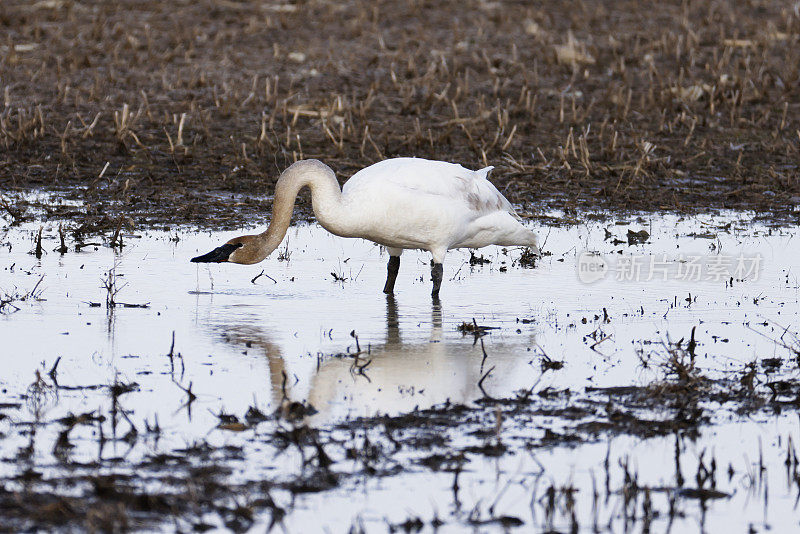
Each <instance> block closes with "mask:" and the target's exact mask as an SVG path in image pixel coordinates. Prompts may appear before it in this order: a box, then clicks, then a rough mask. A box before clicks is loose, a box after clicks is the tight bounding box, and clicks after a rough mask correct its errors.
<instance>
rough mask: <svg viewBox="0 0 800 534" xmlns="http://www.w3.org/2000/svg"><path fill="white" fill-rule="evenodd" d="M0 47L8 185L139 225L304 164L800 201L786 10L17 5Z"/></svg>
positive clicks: (263, 189) (681, 197) (244, 195)
mask: <svg viewBox="0 0 800 534" xmlns="http://www.w3.org/2000/svg"><path fill="white" fill-rule="evenodd" d="M0 35H3V38H2V41H3V42H2V44H0V99H2V101H3V104H4V105H3V107H0V147H2V148H1V149H0V188H2V189H4V190H5V191H6V192H9V191H15V190H28V189H31V188H41V187H44V188H54V189H67V190H69V191H70V192H71V193H72V194H73V195H75V196H76V198H78V199H79V200H81V201H83V203H84V205H85V206H86V207H87V209H88V210H89V212H90V213H94V214H95V215H97V216H98V217H102V216H109V217H111V216H113V217H119V216H120V215H121V214H124V215H126V216H127V217H129V218H130V222H131V223H132V224H136V225H142V224H146V223H148V222H153V223H164V222H170V221H172V222H190V223H203V222H204V221H206V220H207V219H208V216H209V214H210V213H213V214H214V219H215V223H216V224H219V223H220V222H222V223H234V222H236V221H240V217H241V216H242V215H246V214H257V213H263V212H264V211H266V210H268V208H269V202H268V200H266V199H264V198H263V195H267V194H269V193H270V192H271V187H272V184H274V181H275V179H276V177H277V176H278V174H279V172H280V170H282V169H283V168H285V167H286V166H287V165H288V164H290V163H291V162H292V161H294V160H295V159H299V158H308V157H315V158H319V159H321V160H323V161H325V162H327V163H329V164H330V165H331V166H333V167H334V168H335V169H336V170H337V172H338V173H339V175H340V177H341V178H342V179H343V180H344V179H346V178H347V177H348V176H350V175H352V173H354V172H355V171H356V170H357V169H359V168H361V167H363V166H365V165H368V164H370V163H373V162H375V161H377V160H380V159H382V158H386V157H392V156H401V155H405V156H408V155H413V156H419V157H427V158H436V159H444V160H449V161H455V162H460V163H462V164H464V165H466V166H470V167H473V168H475V167H481V166H484V165H495V166H496V171H495V174H494V177H493V179H494V181H495V182H496V183H497V184H498V185H499V186H500V188H501V190H503V191H504V192H505V193H506V194H507V195H508V196H509V197H510V198H511V199H512V200H513V201H515V202H519V203H521V204H523V205H524V204H535V203H538V202H543V201H544V202H547V203H548V205H549V206H552V207H559V208H572V207H578V206H586V207H589V208H600V207H602V208H612V209H615V208H637V209H638V208H643V209H704V208H709V207H712V206H713V207H734V208H756V209H758V210H760V211H773V212H774V211H784V212H790V211H791V210H792V209H794V206H795V205H796V204H797V201H798V199H799V198H800V181H799V180H798V178H799V177H800V171H799V170H798V164H797V162H798V156H800V13H798V11H797V8H796V7H795V8H792V7H791V5H790V3H786V2H779V1H771V0H763V1H753V2H735V1H733V0H728V1H722V2H719V1H712V0H701V1H698V2H691V3H687V2H684V3H680V2H632V1H624V0H618V1H614V2H603V3H594V2H577V3H576V2H571V1H557V2H551V3H549V4H548V5H547V6H546V7H541V8H539V7H530V5H529V4H528V3H527V2H489V1H470V2H466V3H463V2H460V3H455V4H454V3H451V2H443V1H438V0H433V1H420V2H407V3H406V2H377V3H376V2H362V1H350V2H322V1H309V2H299V3H296V4H294V3H267V2H244V1H234V0H217V1H212V0H197V1H192V2H184V1H172V2H155V1H152V0H138V1H137V0H129V1H126V2H120V3H118V2H102V1H96V0H86V1H73V0H48V1H43V2H29V1H22V0H5V1H3V2H2V3H0ZM75 186H82V188H75ZM231 193H236V194H237V195H235V196H231V195H230V194H231ZM254 196H256V197H257V198H253V197H254ZM55 211H56V212H55V213H53V214H51V215H54V216H63V215H64V213H63V212H64V211H65V210H63V209H62V210H55ZM67 216H70V215H69V213H67ZM792 216H793V217H795V216H796V214H795V215H792Z"/></svg>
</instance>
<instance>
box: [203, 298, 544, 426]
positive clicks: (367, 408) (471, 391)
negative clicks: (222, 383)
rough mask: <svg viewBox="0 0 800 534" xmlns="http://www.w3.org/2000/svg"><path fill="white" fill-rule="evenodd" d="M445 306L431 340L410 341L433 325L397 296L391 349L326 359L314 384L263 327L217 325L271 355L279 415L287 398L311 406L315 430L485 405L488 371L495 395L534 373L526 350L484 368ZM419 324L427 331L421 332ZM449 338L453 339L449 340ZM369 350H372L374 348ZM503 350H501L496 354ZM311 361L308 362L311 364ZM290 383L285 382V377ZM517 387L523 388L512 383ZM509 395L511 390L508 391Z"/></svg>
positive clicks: (433, 312) (437, 309) (390, 307)
mask: <svg viewBox="0 0 800 534" xmlns="http://www.w3.org/2000/svg"><path fill="white" fill-rule="evenodd" d="M442 316H443V311H442V305H441V303H440V302H439V301H438V300H437V301H433V302H432V303H431V305H430V326H429V332H427V333H426V335H423V336H422V339H420V336H419V334H415V335H414V336H409V337H411V339H410V340H409V341H407V342H404V341H403V327H405V328H407V329H411V328H414V329H415V332H418V330H417V328H418V327H419V328H422V329H425V328H426V326H427V325H426V324H425V323H427V321H423V322H420V321H419V320H418V319H419V318H418V317H416V318H415V317H413V316H403V315H402V314H401V313H400V310H399V307H398V303H397V301H396V300H395V298H394V297H393V296H391V295H389V296H387V297H386V316H385V323H386V334H385V340H384V342H383V344H375V343H374V342H373V343H370V342H369V341H368V340H361V341H360V343H361V349H362V351H363V352H362V354H360V355H359V359H358V365H359V366H363V365H364V364H366V363H367V362H369V364H368V365H366V366H365V367H364V368H363V372H359V371H358V368H357V367H355V366H354V361H355V358H354V357H352V355H348V356H344V355H333V354H328V355H322V356H320V357H319V358H318V360H317V362H316V363H317V364H316V365H315V367H314V369H312V370H311V371H310V372H308V374H307V375H306V376H303V375H302V374H300V375H298V374H296V373H295V372H290V370H289V369H290V368H291V369H294V368H295V366H294V365H292V363H293V362H292V361H291V358H295V357H298V355H296V354H286V353H285V351H284V350H283V349H282V347H281V345H280V344H278V343H275V342H273V341H272V340H271V339H270V335H269V333H268V332H267V331H266V330H264V329H262V328H260V327H258V326H255V323H256V321H255V320H253V321H247V323H246V324H241V325H231V324H225V325H220V324H216V325H214V326H213V329H214V330H215V331H219V330H223V331H224V332H225V335H224V339H226V341H228V342H230V343H234V344H236V345H239V346H242V345H244V346H247V347H249V348H250V350H251V351H252V349H256V350H260V351H263V354H264V356H266V359H267V368H268V374H269V377H268V387H269V390H270V394H269V398H270V399H271V401H272V404H273V407H277V406H279V405H280V404H281V402H282V400H283V399H284V393H285V395H286V397H288V399H290V400H292V401H307V402H308V403H310V404H311V405H313V406H314V407H315V408H316V409H317V410H318V413H317V414H316V415H314V416H313V417H312V418H311V420H310V421H311V422H323V421H328V420H331V419H334V418H339V417H343V416H354V417H355V416H366V415H374V414H377V413H389V414H396V413H402V412H407V411H410V410H413V409H414V408H426V407H429V406H431V405H434V404H439V403H443V402H445V401H450V402H454V403H465V402H469V401H472V400H475V399H476V398H479V397H480V396H481V395H482V393H481V391H480V389H479V387H478V381H479V380H480V378H481V376H482V375H483V373H484V372H486V370H487V369H485V368H484V364H485V367H487V368H488V367H494V370H493V372H492V375H491V379H490V380H487V382H486V383H485V384H484V387H485V388H487V389H489V390H491V387H490V386H491V383H494V384H495V385H496V386H497V387H502V386H501V385H502V384H504V383H505V382H506V380H507V378H509V377H511V376H513V375H514V374H515V373H517V372H518V368H519V367H521V366H524V367H525V368H526V371H525V372H526V374H528V375H530V374H531V367H530V366H528V365H527V362H528V359H529V358H526V357H525V356H526V355H525V354H524V351H525V349H524V348H523V347H522V346H520V345H519V344H515V346H514V348H513V352H512V353H509V351H508V349H507V348H506V350H505V351H504V352H505V354H502V355H499V356H495V354H492V356H491V357H490V358H489V361H487V362H484V353H483V351H482V349H481V344H480V342H478V343H475V342H474V341H475V340H474V339H473V338H472V336H466V337H461V336H460V335H458V334H456V333H455V326H454V325H448V329H447V330H448V332H445V331H444V328H443V320H442ZM418 323H419V324H418ZM448 334H449V335H448ZM368 344H369V349H368V350H367V346H368ZM496 348H499V347H496ZM305 357H306V358H307V357H308V356H305ZM285 376H286V377H288V379H286V380H285V379H284V377H285ZM511 382H516V381H515V380H511ZM503 389H504V390H505V389H507V388H503Z"/></svg>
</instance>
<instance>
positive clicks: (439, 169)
mask: <svg viewBox="0 0 800 534" xmlns="http://www.w3.org/2000/svg"><path fill="white" fill-rule="evenodd" d="M492 169H493V167H486V168H484V169H481V170H479V171H471V170H469V169H465V168H464V167H462V166H461V165H458V164H455V163H447V162H444V161H430V160H426V159H419V158H394V159H387V160H385V161H381V162H379V163H375V164H374V165H370V166H369V167H366V168H364V169H362V170H360V171H358V172H357V173H355V174H354V175H353V176H352V177H351V178H350V179H349V180H348V181H347V183H345V184H344V187H343V188H342V189H341V190H340V189H339V182H337V181H336V176H335V174H334V173H333V171H332V170H331V168H330V167H328V166H327V165H325V164H324V163H322V162H320V161H317V160H313V159H309V160H303V161H298V162H296V163H294V164H293V165H291V166H290V167H289V168H288V169H286V170H285V171H284V172H283V174H281V176H280V178H279V179H278V182H277V184H276V185H275V198H274V201H273V206H272V220H271V221H270V224H269V227H268V228H267V230H266V231H265V232H263V233H261V234H256V235H245V236H241V237H236V238H234V239H231V240H230V241H228V242H227V243H226V244H224V245H222V246H221V247H218V248H216V249H214V250H212V251H211V252H209V253H208V254H204V255H202V256H198V257H196V258H192V261H193V262H196V263H210V262H226V261H227V262H231V263H243V264H252V263H258V262H260V261H262V260H263V259H264V258H266V257H267V256H268V255H269V254H270V253H271V252H272V251H273V250H275V249H276V248H278V246H279V245H280V243H281V241H282V240H283V237H284V236H285V235H286V230H287V229H288V228H289V223H290V221H291V217H292V211H293V210H294V203H295V199H296V198H297V193H298V191H300V189H302V188H303V187H305V186H308V187H310V188H311V200H312V204H313V208H314V214H315V215H316V217H317V221H319V223H320V224H321V225H322V227H323V228H325V229H326V230H328V231H329V232H331V233H332V234H335V235H338V236H341V237H361V238H364V239H368V240H370V241H374V242H375V243H378V244H381V245H383V246H385V247H386V248H387V249H388V251H389V265H388V276H387V278H386V285H385V287H384V288H383V291H384V293H392V292H393V291H394V283H395V280H396V278H397V271H398V269H399V267H400V254H401V253H402V252H403V249H422V250H427V251H428V252H430V253H431V255H432V256H433V266H432V268H431V275H432V279H433V291H432V295H433V296H434V297H437V296H438V294H439V287H440V286H441V283H442V273H443V268H442V262H443V261H444V257H445V254H446V253H447V251H448V250H449V249H453V248H480V247H485V246H487V245H506V246H513V245H524V246H528V247H531V248H533V250H534V252H535V253H537V254H538V252H539V250H538V246H537V239H536V234H535V233H533V232H532V231H531V230H529V229H527V228H525V226H523V225H522V223H521V221H520V218H519V216H517V214H516V213H515V212H514V208H513V207H512V206H511V203H509V201H508V200H506V198H505V197H504V196H503V195H502V194H501V193H500V191H498V190H497V188H495V186H494V185H492V184H491V182H489V180H487V176H488V174H489V172H490V171H491V170H492Z"/></svg>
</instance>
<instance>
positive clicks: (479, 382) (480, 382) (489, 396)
mask: <svg viewBox="0 0 800 534" xmlns="http://www.w3.org/2000/svg"><path fill="white" fill-rule="evenodd" d="M494 368H495V366H494V365H493V366H492V367H491V368H490V369H489V370H488V371H486V373H485V374H484V375H483V376H482V377H481V379H480V380H478V389H480V390H481V393H483V396H484V397H485V398H487V399H489V400H497V399H495V398H494V397H492V396H491V395H489V394H488V393H486V390H485V389H483V381H484V380H486V379H487V378H489V375H490V374H492V371H494Z"/></svg>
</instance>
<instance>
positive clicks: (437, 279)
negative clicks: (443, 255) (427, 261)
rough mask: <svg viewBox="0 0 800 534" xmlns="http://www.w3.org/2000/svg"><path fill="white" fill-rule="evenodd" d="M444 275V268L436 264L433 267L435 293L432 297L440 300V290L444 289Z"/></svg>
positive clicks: (432, 278)
mask: <svg viewBox="0 0 800 534" xmlns="http://www.w3.org/2000/svg"><path fill="white" fill-rule="evenodd" d="M443 275H444V266H443V265H442V264H441V263H434V264H433V266H431V280H433V291H431V296H432V297H433V298H439V288H440V287H442V276H443Z"/></svg>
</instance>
